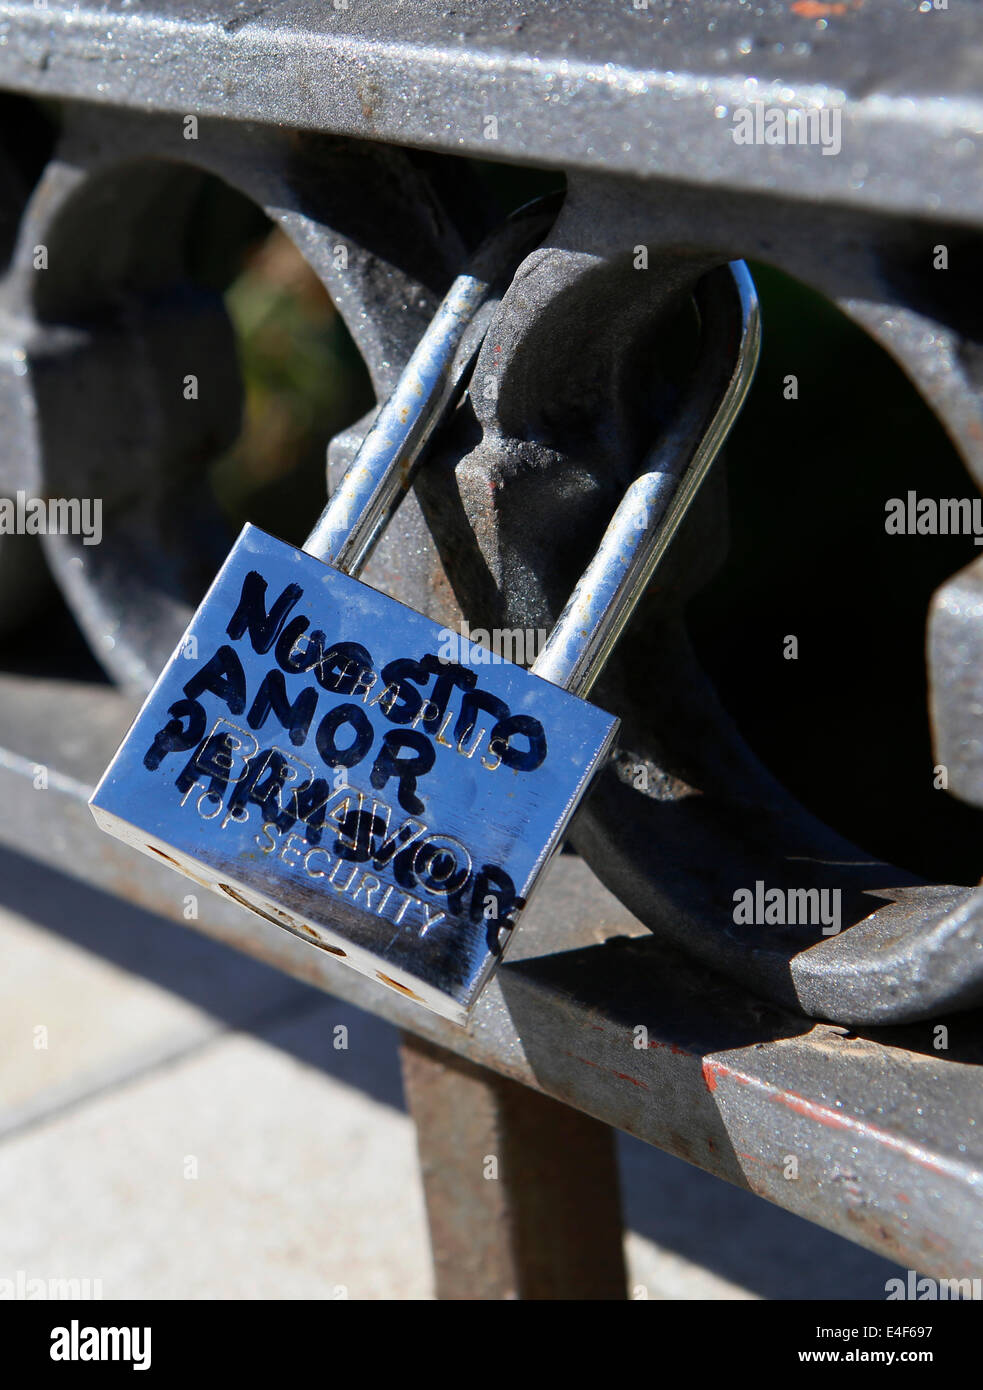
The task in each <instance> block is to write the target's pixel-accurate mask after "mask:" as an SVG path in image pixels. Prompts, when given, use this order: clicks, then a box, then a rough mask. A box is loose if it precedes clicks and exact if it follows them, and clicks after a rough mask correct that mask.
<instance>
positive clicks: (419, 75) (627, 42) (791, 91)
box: [0, 0, 983, 218]
mask: <svg viewBox="0 0 983 1390" xmlns="http://www.w3.org/2000/svg"><path fill="white" fill-rule="evenodd" d="M0 39H3V40H5V42H4V43H3V44H0V84H3V85H5V86H8V87H10V88H12V89H14V90H19V91H27V92H32V93H36V94H43V95H47V96H59V97H75V98H84V99H86V100H92V101H98V102H104V103H110V104H116V105H119V106H130V107H134V108H138V109H146V108H147V107H151V108H155V109H158V110H160V109H163V110H167V111H172V112H174V113H176V114H183V113H185V112H194V113H197V114H198V115H201V116H215V117H223V118H227V119H228V118H231V119H235V120H259V121H265V122H277V123H283V124H287V125H292V126H296V127H301V128H303V127H307V128H314V129H320V130H331V131H335V132H339V133H343V134H346V135H357V136H360V137H362V138H365V139H370V140H381V141H390V142H396V143H400V144H409V145H422V146H426V147H429V148H438V149H444V150H449V151H454V152H457V153H470V154H479V155H482V156H485V157H494V158H497V159H514V160H531V161H533V162H535V163H537V164H554V165H562V166H564V167H567V168H593V169H601V168H603V169H606V170H609V171H611V172H620V173H623V174H626V175H629V176H631V177H639V176H641V177H651V176H658V177H660V178H672V179H679V180H681V181H683V182H686V183H702V184H709V185H713V186H714V187H715V188H728V187H739V188H741V189H742V190H748V189H755V190H759V191H761V192H763V193H769V194H771V193H774V192H776V191H778V192H780V193H782V194H783V195H788V196H798V197H803V198H806V199H808V200H813V199H815V198H816V197H823V198H826V199H836V200H838V201H842V202H844V203H851V204H854V205H859V206H870V207H882V208H891V209H894V210H895V211H897V212H909V213H910V212H920V213H927V214H930V215H933V214H936V213H937V212H938V210H939V209H940V208H944V209H945V210H946V212H947V214H949V215H951V216H953V217H960V216H962V217H966V216H968V217H971V218H976V217H978V216H979V214H980V212H981V209H983V189H981V185H980V182H979V179H978V177H977V175H976V168H977V166H976V164H975V160H974V156H975V154H976V145H977V142H978V139H979V134H980V131H981V130H983V103H981V84H980V78H979V69H978V65H977V64H976V61H975V54H976V52H977V44H978V40H979V34H978V19H977V14H976V9H975V6H973V5H960V4H956V3H953V4H952V5H950V7H949V8H948V9H947V10H946V11H945V12H937V11H936V12H932V11H929V12H928V13H924V12H922V11H921V8H920V6H919V5H917V4H916V3H914V0H911V3H897V4H891V5H855V4H844V5H842V6H841V7H840V6H820V7H818V8H817V7H815V6H813V5H812V4H811V3H796V2H795V0H762V3H761V4H759V5H757V6H755V7H754V8H753V9H752V8H751V7H750V6H749V5H746V4H743V3H741V0H704V3H702V4H700V5H698V6H696V5H692V6H687V5H680V4H677V3H674V0H648V3H647V4H646V5H645V6H644V8H642V7H637V8H636V7H635V5H634V4H631V3H625V2H624V0H600V3H592V4H591V6H590V9H589V11H586V10H585V11H578V10H575V9H571V7H570V6H569V5H567V4H565V3H550V4H535V5H533V4H518V5H517V4H515V3H513V0H460V3H457V4H456V5H455V6H454V8H453V10H452V11H447V10H445V8H444V7H442V6H440V5H436V4H414V5H401V6H393V5H391V4H389V3H386V0H351V3H349V4H347V5H345V6H341V5H338V6H335V5H334V4H324V5H320V6H317V7H314V8H311V7H310V6H307V5H304V4H300V3H296V0H276V3H264V4H254V3H252V0H236V3H234V4H224V5H220V4H217V3H215V0H157V3H155V4H153V5H143V4H142V5H141V6H140V7H139V9H137V8H136V7H135V6H133V5H131V4H129V3H128V0H109V3H102V4H99V5H96V4H94V3H88V4H81V5H78V6H76V5H74V4H72V5H69V4H57V3H55V0H48V2H47V4H46V6H45V7H44V8H43V9H39V8H37V7H35V5H34V4H33V0H20V2H19V3H11V0H6V3H4V4H2V5H0ZM754 100H760V101H766V102H768V103H769V104H771V103H777V104H780V105H783V106H785V107H805V108H808V107H810V106H818V107H822V106H832V107H835V108H837V109H839V110H841V112H842V122H843V142H844V146H845V148H846V150H847V151H848V155H847V157H846V158H842V159H831V158H824V157H822V151H821V150H820V149H817V148H813V149H812V150H808V151H799V152H798V153H799V154H802V155H804V156H805V157H804V158H801V159H799V158H795V159H788V158H785V157H784V153H783V151H781V150H780V149H776V148H775V147H774V146H767V145H749V146H747V147H746V148H743V149H741V150H740V151H739V152H735V147H734V145H733V142H732V140H731V123H730V113H731V111H732V110H733V109H734V108H735V107H738V106H741V105H744V104H746V103H748V102H749V101H754ZM489 117H495V118H497V126H491V127H490V126H489V125H488V118H489ZM492 131H493V132H494V137H493V138H492V136H491V134H490V132H492Z"/></svg>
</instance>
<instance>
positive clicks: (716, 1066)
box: [703, 1058, 963, 1248]
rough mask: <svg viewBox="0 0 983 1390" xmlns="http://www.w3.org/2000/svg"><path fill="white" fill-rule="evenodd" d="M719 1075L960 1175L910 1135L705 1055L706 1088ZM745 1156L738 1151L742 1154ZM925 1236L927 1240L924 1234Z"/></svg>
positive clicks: (810, 1117) (799, 1112)
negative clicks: (885, 1128) (838, 1108)
mask: <svg viewBox="0 0 983 1390" xmlns="http://www.w3.org/2000/svg"><path fill="white" fill-rule="evenodd" d="M721 1076H728V1077H730V1078H731V1080H733V1081H739V1082H740V1083H741V1084H742V1085H744V1086H754V1087H755V1088H756V1089H758V1090H760V1091H764V1092H765V1093H766V1095H767V1097H768V1099H769V1100H772V1101H774V1102H775V1103H776V1104H778V1105H785V1106H787V1107H788V1108H789V1109H790V1110H792V1111H794V1112H795V1113H796V1114H797V1115H804V1116H805V1118H806V1119H808V1120H815V1121H816V1122H817V1123H818V1124H821V1125H825V1126H826V1127H827V1128H829V1129H840V1130H845V1131H846V1132H847V1133H849V1134H857V1135H860V1136H861V1137H863V1138H866V1139H871V1140H873V1142H874V1143H875V1144H880V1145H882V1146H883V1147H884V1148H886V1149H892V1150H894V1151H895V1152H896V1153H901V1154H904V1156H905V1157H906V1158H908V1159H910V1160H911V1161H912V1162H913V1163H917V1164H919V1165H920V1166H921V1167H922V1168H927V1169H928V1170H929V1171H930V1172H933V1173H941V1174H942V1175H943V1176H946V1177H948V1176H958V1177H962V1176H963V1167H962V1165H961V1164H958V1163H955V1162H952V1161H949V1160H946V1159H942V1160H939V1159H937V1158H936V1157H935V1155H934V1154H931V1153H930V1152H929V1151H928V1150H927V1149H924V1148H923V1147H922V1146H921V1145H920V1144H913V1143H912V1142H911V1140H909V1139H901V1138H899V1137H898V1136H897V1135H896V1134H890V1133H888V1131H887V1130H883V1129H878V1128H877V1126H876V1125H872V1124H868V1123H867V1121H866V1120H859V1119H856V1118H855V1117H854V1116H853V1115H844V1114H841V1113H840V1112H839V1111H836V1110H831V1109H830V1108H829V1106H827V1105H822V1104H820V1103H819V1102H818V1101H814V1100H806V1098H805V1096H800V1095H797V1094H796V1093H795V1092H794V1091H783V1090H779V1089H777V1088H776V1087H774V1086H769V1085H768V1083H767V1082H764V1081H759V1080H758V1079H757V1078H756V1077H751V1076H745V1075H743V1074H742V1073H741V1072H739V1071H734V1070H732V1069H731V1068H730V1067H727V1066H725V1065H724V1064H723V1063H722V1062H714V1061H711V1060H710V1059H709V1058H704V1061H703V1079H704V1081H705V1082H706V1087H707V1090H708V1091H715V1090H716V1089H717V1085H718V1082H719V1080H720V1077H721ZM745 1156H746V1155H741V1157H745ZM925 1239H926V1242H927V1237H926V1238H925ZM942 1248H944V1247H942Z"/></svg>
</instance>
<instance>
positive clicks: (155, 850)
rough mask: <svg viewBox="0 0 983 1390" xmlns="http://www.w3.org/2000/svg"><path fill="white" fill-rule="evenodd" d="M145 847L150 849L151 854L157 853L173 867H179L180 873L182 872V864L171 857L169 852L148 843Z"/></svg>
mask: <svg viewBox="0 0 983 1390" xmlns="http://www.w3.org/2000/svg"><path fill="white" fill-rule="evenodd" d="M147 848H148V849H149V850H150V853H151V854H156V855H158V856H159V857H160V858H161V859H163V860H164V861H165V863H168V864H172V865H173V866H174V868H175V869H180V870H181V871H182V873H183V872H184V866H183V865H182V864H179V863H178V861H177V860H176V859H172V858H171V856H170V855H169V854H165V853H164V851H163V850H162V849H158V848H157V846H156V845H148V846H147Z"/></svg>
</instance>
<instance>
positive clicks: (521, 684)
mask: <svg viewBox="0 0 983 1390" xmlns="http://www.w3.org/2000/svg"><path fill="white" fill-rule="evenodd" d="M715 274H716V275H717V277H718V284H719V277H720V276H724V277H726V280H727V291H728V296H729V298H728V297H727V296H725V299H726V300H727V305H728V307H727V322H726V324H725V325H724V328H725V330H726V333H727V334H728V335H729V337H728V341H727V349H726V350H727V352H728V354H729V364H730V369H729V374H728V376H727V377H726V378H725V379H723V381H722V386H721V388H720V389H719V390H717V391H716V392H715V394H714V395H713V399H703V398H700V397H699V395H697V397H696V398H695V399H694V401H693V402H691V410H690V415H692V411H693V410H696V411H697V412H698V413H699V412H703V416H704V417H705V418H702V419H701V420H700V421H699V429H698V430H697V429H696V428H695V425H694V420H693V419H692V418H688V417H687V414H686V411H685V410H684V412H683V419H682V423H681V424H680V425H679V426H678V428H677V430H676V431H674V432H673V433H672V434H670V435H669V436H667V437H666V438H665V439H664V440H663V442H662V443H661V444H660V446H659V447H658V448H657V450H656V451H655V452H654V454H653V456H652V457H651V458H650V459H649V460H648V461H647V465H646V467H645V470H644V471H643V473H642V474H641V475H640V476H639V477H638V478H637V479H636V481H635V482H634V483H633V484H632V486H631V487H630V488H629V490H628V492H627V493H626V495H625V497H624V499H623V500H622V502H621V504H620V505H619V507H618V509H617V511H616V512H615V515H614V517H613V519H612V521H611V524H610V526H609V527H608V530H607V532H606V533H605V536H604V538H603V540H602V542H601V545H600V547H599V549H598V552H597V554H596V555H595V556H594V558H593V560H592V561H591V563H590V565H589V567H588V569H587V571H586V572H585V574H584V576H583V578H582V579H581V581H580V583H579V584H578V586H577V589H576V590H575V592H574V594H573V596H572V598H571V600H570V602H569V603H568V605H567V607H566V609H565V610H564V612H563V614H562V616H561V618H560V620H559V622H558V623H557V625H556V627H555V628H554V630H553V632H552V633H551V635H550V637H549V639H548V641H547V643H546V645H545V647H544V649H543V651H542V653H541V654H540V656H539V658H538V659H537V660H536V662H535V663H534V665H533V667H532V669H531V670H525V669H523V668H522V667H520V666H517V665H514V664H512V663H511V662H509V661H505V660H503V659H501V658H498V657H494V656H492V655H491V654H490V653H489V652H488V651H487V650H486V649H478V648H475V647H474V646H473V645H472V644H471V643H470V642H469V641H467V640H466V639H465V638H463V637H461V636H459V635H458V634H456V633H452V632H449V631H448V630H447V629H444V628H441V627H440V626H439V625H438V624H436V623H434V622H432V621H431V620H430V619H429V618H427V617H425V616H424V615H423V614H421V613H417V612H414V611H413V610H411V609H409V608H407V607H405V606H404V605H403V604H401V603H398V602H397V601H396V600H394V599H391V598H389V597H387V596H386V595H383V594H381V593H379V592H377V591H376V590H374V589H372V588H370V587H369V586H367V585H366V584H363V583H362V582H360V581H359V580H358V579H357V578H356V577H355V576H356V575H357V574H358V572H359V571H360V569H361V566H362V565H363V563H364V562H365V560H366V559H367V557H368V554H369V552H370V550H371V547H372V545H373V544H374V542H375V540H376V539H377V538H378V536H379V535H380V533H381V531H382V530H383V528H384V526H385V524H386V522H387V521H388V520H389V518H390V516H391V515H392V513H393V511H394V510H395V507H396V505H397V504H398V501H399V499H400V497H401V496H402V495H403V493H404V492H405V489H406V487H407V486H408V483H409V478H410V476H411V474H412V469H413V466H414V465H415V461H416V460H417V459H419V457H420V455H421V453H422V450H423V447H424V444H425V443H426V440H427V438H428V436H429V434H430V433H431V432H432V429H433V427H434V425H435V423H436V422H437V421H439V419H440V418H441V417H442V415H443V413H444V411H445V410H446V408H447V405H448V402H449V401H450V400H451V399H452V396H453V393H454V390H455V389H456V388H457V387H459V386H460V385H461V382H462V379H463V374H464V372H465V371H466V369H467V363H468V362H469V361H470V360H472V356H473V352H474V350H475V348H476V346H477V341H476V327H475V325H476V322H477V315H478V314H479V313H480V311H481V306H482V305H484V304H486V303H487V299H488V284H487V282H486V281H484V280H482V279H481V278H480V277H477V278H476V277H474V276H462V277H460V278H459V280H458V281H457V282H455V285H454V286H453V287H452V289H451V291H450V293H449V294H448V296H447V298H446V300H445V301H444V303H443V305H442V306H441V308H440V310H439V312H438V314H437V316H436V318H435V319H434V321H433V323H432V324H431V326H430V328H429V329H428V330H427V332H426V334H425V335H424V337H423V339H422V340H421V343H420V345H419V347H418V348H417V351H416V353H414V355H413V358H412V359H411V361H410V363H409V365H408V367H407V369H406V372H405V373H404V375H403V377H402V379H401V380H400V382H399V384H398V386H397V388H396V390H395V392H394V394H393V396H392V397H391V398H390V400H389V401H388V402H387V403H386V405H385V406H384V407H383V408H382V410H381V411H380V414H379V417H378V419H377V421H376V424H375V425H374V427H373V429H372V430H371V432H370V433H369V435H368V436H367V437H366V440H365V442H364V444H363V446H362V448H361V450H360V451H359V453H358V455H357V457H356V458H355V460H354V462H353V463H352V464H351V466H350V467H349V469H348V471H347V473H346V474H345V477H344V478H343V479H342V481H341V483H340V484H339V486H338V488H337V489H336V490H335V493H334V494H333V496H332V498H331V500H330V502H329V504H328V506H327V507H326V508H325V511H324V513H323V514H322V516H321V518H320V520H319V521H318V524H317V526H316V527H315V528H314V531H313V532H312V533H311V536H310V537H309V539H308V541H307V543H306V545H305V547H304V549H303V550H297V549H295V548H294V547H293V546H290V545H286V544H284V543H283V542H282V541H279V540H276V539H274V538H273V537H272V536H269V535H267V534H266V533H265V532H263V531H261V530H259V529H258V528H257V527H255V526H252V525H249V526H246V528H245V529H244V531H243V532H242V534H241V535H240V537H239V539H238V540H237V542H236V544H235V546H234V548H233V550H232V552H231V554H230V555H229V558H228V559H227V561H226V562H225V564H224V565H223V567H222V569H221V571H220V572H219V574H218V575H217V577H216V579H215V581H214V583H213V584H212V587H211V588H210V590H209V592H208V594H207V595H206V597H205V599H204V601H203V602H202V604H201V606H200V608H199V609H198V611H197V613H196V614H195V616H194V618H193V620H192V622H191V624H190V626H189V628H188V630H187V632H186V633H185V636H184V638H183V639H182V641H181V643H180V644H179V646H178V648H177V650H176V651H175V652H174V654H173V656H172V657H171V659H170V661H169V662H168V664H167V666H166V667H165V669H164V671H163V673H162V675H161V676H160V679H159V680H158V681H157V684H156V685H155V686H154V689H153V691H152V692H151V694H150V695H149V696H148V698H147V700H146V703H145V704H144V706H143V708H142V709H141V711H140V713H139V715H138V716H137V718H136V720H135V722H134V724H133V725H132V727H131V729H130V731H129V732H128V734H127V735H126V738H125V739H124V741H123V744H122V746H121V747H120V749H119V751H118V753H117V754H116V756H115V758H114V759H113V761H112V763H111V765H110V767H109V768H108V770H107V772H106V774H105V776H104V777H103V778H102V781H101V782H100V783H99V786H98V787H97V788H96V790H95V792H94V794H93V796H92V799H91V802H90V805H91V807H92V812H93V815H94V816H95V818H96V821H97V822H98V824H99V825H100V826H101V827H102V828H103V829H104V830H107V831H109V832H110V833H111V834H113V835H116V836H118V837H119V838H120V839H122V840H125V841H126V842H127V843H128V844H131V845H133V846H135V847H136V848H137V849H140V850H142V851H143V852H144V853H146V854H148V855H150V856H151V857H153V858H155V859H157V860H158V861H163V862H164V863H167V864H170V865H171V866H172V867H174V868H176V869H179V870H180V871H182V872H183V873H185V874H187V875H188V876H189V877H190V878H192V879H193V880H194V881H195V882H196V883H199V884H202V885H204V886H206V887H208V888H210V889H213V890H214V891H216V892H217V893H219V894H221V895H223V896H226V897H229V898H232V899H233V900H235V901H236V902H238V903H241V904H242V905H243V906H245V907H247V908H249V909H251V910H252V911H253V912H257V913H259V914H260V915H261V916H263V917H265V918H267V919H268V920H269V921H270V922H273V923H275V924H276V925H277V926H279V927H283V928H285V929H286V930H288V931H291V932H293V933H295V934H296V935H298V936H300V937H302V938H303V939H304V940H306V941H308V942H310V943H311V945H312V946H314V947H317V948H320V949H321V950H324V951H327V952H329V953H330V954H331V955H333V956H335V957H337V958H338V959H339V960H343V961H345V962H346V963H347V964H349V965H351V966H353V967H354V968H355V969H356V970H359V971H361V972H363V973H364V974H366V975H369V976H371V977H373V978H374V979H376V980H378V981H380V982H381V983H382V984H384V985H386V986H387V987H389V988H391V989H394V990H397V991H398V992H399V993H400V994H402V995H404V996H406V997H407V998H410V999H413V1000H416V1001H417V1002H418V1003H420V1004H423V1005H425V1006H426V1007H427V1008H429V1009H431V1010H432V1011H433V1012H435V1013H437V1014H440V1015H443V1016H444V1017H446V1018H449V1019H451V1020H453V1021H455V1022H457V1023H465V1022H466V1021H467V1018H468V1015H469V1013H470V1011H471V1009H472V1008H473V1006H474V1004H475V1001H476V1000H477V998H478V995H479V994H480V992H481V990H482V989H483V987H484V986H485V984H486V983H487V981H488V979H489V977H490V976H491V974H492V972H493V970H494V969H495V967H496V966H497V965H498V963H499V961H500V960H501V959H502V957H503V955H504V954H505V951H506V948H507V946H508V942H509V940H510V938H511V935H512V933H513V931H514V928H515V925H516V923H517V921H518V920H519V917H520V915H521V913H522V911H523V909H524V908H525V906H526V904H527V903H528V901H529V898H530V895H531V893H532V891H533V888H534V886H535V884H536V882H537V880H538V879H539V878H540V876H541V874H542V871H543V869H544V868H545V866H546V865H547V863H548V862H549V860H550V858H551V857H552V855H553V854H554V852H555V851H556V849H557V848H558V846H559V845H560V843H561V841H562V840H563V837H564V834H565V832H566V829H567V827H568V825H569V822H570V820H571V817H572V816H573V814H574V812H575V811H576V810H577V807H578V806H579V804H580V802H581V801H582V799H583V797H584V795H585V794H586V792H587V790H588V789H589V787H590V785H591V782H592V780H593V779H594V777H595V776H596V774H597V773H598V771H599V770H600V769H601V768H602V767H603V765H604V763H605V761H606V760H607V758H608V756H609V754H610V751H611V748H612V745H613V742H614V739H615V735H616V733H617V729H618V720H617V719H615V718H613V717H612V716H611V715H609V714H606V713H605V712H604V711H602V710H600V709H598V708H596V707H595V706H593V705H591V704H588V703H587V702H586V700H585V699H583V698H582V696H584V695H586V694H587V693H588V692H589V690H590V688H591V686H592V684H593V682H594V680H595V678H596V676H597V674H598V673H599V671H600V669H601V667H602V665H603V662H604V660H605V658H606V657H607V655H608V653H609V652H610V650H611V648H612V647H613V645H614V643H615V641H616V640H617V638H618V636H619V634H620V632H621V630H622V628H623V627H624V625H625V623H626V622H627V620H628V618H629V616H630V614H631V612H632V609H633V608H634V606H635V604H636V602H637V600H638V598H639V596H640V595H641V593H642V591H643V590H644V588H645V586H646V584H647V583H648V581H649V579H650V577H651V575H652V573H653V571H654V569H655V566H656V565H657V563H658V561H659V559H660V558H661V556H662V554H663V553H664V552H665V550H666V547H667V546H668V544H669V541H670V539H671V537H672V535H673V534H674V532H675V531H676V529H677V528H678V525H679V523H680V521H681V519H682V517H683V515H684V514H685V511H686V508H687V507H688V505H689V502H690V501H691V499H692V497H693V495H694V493H695V491H696V489H697V487H698V486H699V483H700V481H701V479H702V477H703V475H704V474H705V472H706V470H707V468H708V467H709V465H710V463H711V462H712V460H713V458H714V456H715V455H716V453H717V451H718V449H719V447H720V444H721V443H722V441H723V439H724V437H725V436H726V434H727V431H728V429H729V427H730V425H731V423H732V421H733V419H734V418H735V416H736V414H737V411H738V409H739V408H740V404H741V401H742V400H743V397H744V394H745V391H746V389H747V386H748V384H749V382H750V378H751V376H752V374H753V369H754V364H755V361H756V355H757V342H758V326H757V307H756V300H755V295H754V289H753V285H752V283H751V280H750V276H749V275H748V273H747V271H746V269H745V268H744V266H743V264H742V263H740V262H735V263H733V265H731V266H730V267H727V268H725V269H724V270H722V271H720V272H715ZM716 327H717V328H719V327H720V325H717V326H716ZM704 331H705V332H707V331H716V329H714V328H713V326H712V325H707V324H705V325H704ZM469 334H470V335H471V336H470V338H469ZM704 394H705V393H704Z"/></svg>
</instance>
